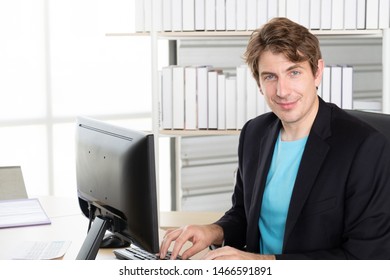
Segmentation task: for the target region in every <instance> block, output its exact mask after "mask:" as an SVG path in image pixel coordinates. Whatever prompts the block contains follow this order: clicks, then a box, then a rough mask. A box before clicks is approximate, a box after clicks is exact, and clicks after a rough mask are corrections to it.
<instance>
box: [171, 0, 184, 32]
mask: <svg viewBox="0 0 390 280" xmlns="http://www.w3.org/2000/svg"><path fill="white" fill-rule="evenodd" d="M171 1H172V2H171V5H172V6H171V8H172V14H171V16H172V31H182V30H183V2H182V0H171Z"/></svg>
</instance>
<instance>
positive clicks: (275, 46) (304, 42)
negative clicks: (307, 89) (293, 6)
mask: <svg viewBox="0 0 390 280" xmlns="http://www.w3.org/2000/svg"><path fill="white" fill-rule="evenodd" d="M265 51H271V52H272V53H274V54H280V53H282V54H283V55H284V56H285V57H286V58H287V59H289V60H290V61H292V62H303V61H308V62H309V64H310V67H311V71H312V72H313V75H315V74H316V73H317V68H318V60H319V59H321V50H320V46H319V41H318V39H317V37H316V36H314V35H313V34H312V33H310V32H309V30H308V29H307V28H306V27H304V26H302V25H299V24H297V23H295V22H293V21H291V20H289V19H287V18H282V17H278V18H273V19H271V20H270V21H269V22H268V23H266V24H265V25H263V26H262V27H261V28H259V29H256V30H255V31H253V33H252V35H251V37H250V39H249V43H248V46H247V49H246V51H245V54H244V59H245V61H246V63H247V64H248V66H249V67H250V69H251V71H252V75H253V77H254V78H255V80H256V82H257V84H258V85H260V84H259V83H260V82H259V59H260V57H261V55H262V54H263V53H264V52H265Z"/></svg>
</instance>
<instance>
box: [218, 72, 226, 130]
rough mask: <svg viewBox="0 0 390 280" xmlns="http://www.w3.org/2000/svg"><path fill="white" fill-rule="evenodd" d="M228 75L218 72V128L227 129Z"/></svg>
mask: <svg viewBox="0 0 390 280" xmlns="http://www.w3.org/2000/svg"><path fill="white" fill-rule="evenodd" d="M225 83H226V76H225V74H223V73H220V74H218V125H217V128H218V129H221V130H224V129H226V93H225V85H226V84H225Z"/></svg>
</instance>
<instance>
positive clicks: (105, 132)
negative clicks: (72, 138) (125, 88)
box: [76, 117, 159, 259]
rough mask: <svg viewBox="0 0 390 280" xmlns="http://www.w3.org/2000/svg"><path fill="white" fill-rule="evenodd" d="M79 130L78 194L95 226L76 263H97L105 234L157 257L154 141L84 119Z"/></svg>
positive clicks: (139, 132) (116, 127)
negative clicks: (89, 261) (83, 260)
mask: <svg viewBox="0 0 390 280" xmlns="http://www.w3.org/2000/svg"><path fill="white" fill-rule="evenodd" d="M76 129H77V131H76V178H77V193H78V198H79V203H80V207H81V210H82V212H83V213H84V215H85V216H87V217H88V218H89V219H90V221H91V223H92V226H91V229H90V230H89V232H88V236H87V238H86V240H85V242H84V244H83V247H82V248H81V250H80V252H79V256H78V257H77V259H93V258H95V256H96V254H97V250H98V249H99V246H100V243H101V240H102V238H103V235H104V233H105V231H106V229H108V230H109V231H110V232H111V233H113V234H115V236H116V237H119V238H120V239H121V240H123V241H127V242H129V243H134V244H135V245H137V246H140V247H142V248H144V249H145V250H147V251H149V252H153V253H157V252H158V250H159V244H158V217H157V212H158V208H157V195H156V175H155V155H154V137H153V135H152V134H147V133H144V132H141V131H136V130H131V129H127V128H122V127H119V126H115V125H112V124H109V123H107V122H102V121H98V120H95V119H91V118H86V117H79V118H78V119H77V128H76ZM94 227H95V228H94Z"/></svg>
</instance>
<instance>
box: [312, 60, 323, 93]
mask: <svg viewBox="0 0 390 280" xmlns="http://www.w3.org/2000/svg"><path fill="white" fill-rule="evenodd" d="M323 72H324V61H323V60H322V59H319V60H318V63H317V72H316V73H315V75H314V78H315V85H316V87H317V88H318V86H319V85H320V84H321V80H322V73H323Z"/></svg>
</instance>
